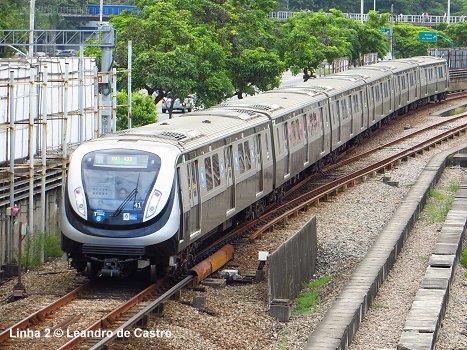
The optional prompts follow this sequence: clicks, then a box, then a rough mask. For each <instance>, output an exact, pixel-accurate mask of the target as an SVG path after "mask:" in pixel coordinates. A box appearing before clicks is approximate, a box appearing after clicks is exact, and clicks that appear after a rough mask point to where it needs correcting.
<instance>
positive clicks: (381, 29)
mask: <svg viewBox="0 0 467 350" xmlns="http://www.w3.org/2000/svg"><path fill="white" fill-rule="evenodd" d="M379 31H380V32H381V33H389V32H390V31H391V30H390V29H389V28H379Z"/></svg>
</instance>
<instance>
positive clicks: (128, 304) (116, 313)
mask: <svg viewBox="0 0 467 350" xmlns="http://www.w3.org/2000/svg"><path fill="white" fill-rule="evenodd" d="M163 283H165V279H160V280H158V281H157V282H156V283H153V284H151V285H150V286H148V287H147V288H145V289H143V290H142V291H141V292H139V293H138V294H136V295H135V296H133V297H131V298H130V299H128V300H127V301H125V302H124V303H122V304H121V305H119V306H118V307H116V308H115V309H114V310H112V311H111V312H109V313H108V314H107V315H105V316H104V317H102V318H100V319H99V320H98V321H96V322H94V323H93V324H92V325H90V326H89V327H88V328H86V329H85V330H84V331H83V332H84V334H87V333H92V332H94V331H96V330H98V329H104V328H108V327H110V325H111V324H112V323H113V322H115V321H116V320H117V319H118V318H120V317H121V316H122V315H123V314H124V313H125V312H127V311H128V310H129V309H131V308H132V307H133V306H135V305H137V304H138V303H140V302H141V301H142V300H143V299H145V298H147V297H149V296H150V295H151V294H153V293H154V292H156V290H157V288H160V287H162V285H163ZM85 340H86V338H85V337H83V336H81V335H80V336H78V337H74V338H73V339H71V340H70V341H68V342H67V343H66V344H64V345H62V346H61V347H60V348H59V349H60V350H65V349H74V348H75V347H76V346H78V345H79V344H81V343H82V342H84V341H85Z"/></svg>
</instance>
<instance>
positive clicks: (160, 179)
mask: <svg viewBox="0 0 467 350" xmlns="http://www.w3.org/2000/svg"><path fill="white" fill-rule="evenodd" d="M448 75H449V72H448V70H447V65H446V61H445V60H444V59H441V58H436V57H431V56H423V57H414V58H409V59H398V60H392V61H387V62H380V63H377V64H374V65H370V66H364V67H360V68H355V69H351V70H349V71H345V72H341V73H337V74H334V75H330V76H326V77H322V78H316V79H312V80H308V81H307V82H303V83H298V84H295V85H291V86H285V87H281V88H278V89H275V90H272V91H268V92H264V93H261V94H258V95H255V96H250V97H246V98H244V99H241V100H235V101H230V102H227V103H224V104H221V105H218V106H216V107H213V108H209V109H206V110H202V111H197V112H193V113H190V114H188V115H186V116H183V117H178V118H173V119H169V120H167V121H163V122H159V123H155V124H151V125H146V126H143V127H139V128H134V129H130V130H126V131H123V132H120V133H117V134H111V135H108V136H105V137H102V138H99V139H95V140H92V141H88V142H86V143H84V144H82V145H80V146H79V147H78V148H77V149H76V150H75V151H74V153H73V155H72V157H71V159H70V163H69V168H68V175H67V183H66V189H65V195H64V203H63V205H62V215H61V218H62V219H61V231H62V249H63V250H64V251H65V252H66V253H67V254H68V257H69V259H71V264H72V266H74V267H75V268H76V269H77V270H78V271H86V272H87V274H88V275H89V276H90V277H96V276H101V275H104V276H124V275H128V274H130V273H132V272H134V271H135V270H145V271H148V272H149V275H150V277H151V279H154V278H155V277H156V276H157V274H158V273H162V274H163V273H167V271H168V270H169V269H175V268H177V267H178V268H183V266H187V265H188V264H190V262H191V261H190V260H191V259H192V257H193V255H194V253H195V252H196V251H197V249H199V248H200V247H202V245H203V243H205V242H206V240H207V239H208V238H212V237H214V236H215V237H217V236H219V235H222V234H223V232H225V230H228V229H229V228H232V227H234V226H235V225H237V224H238V223H239V222H241V221H242V220H245V219H247V218H251V217H254V216H256V215H259V214H261V212H262V211H263V210H264V208H265V207H266V205H267V204H269V203H270V202H273V201H276V200H280V198H281V197H282V196H283V193H284V191H285V190H286V189H287V187H288V186H290V185H292V184H293V183H294V182H295V181H297V179H298V178H300V177H302V176H303V175H304V174H305V173H311V172H316V171H319V170H320V169H321V168H322V167H323V166H324V165H325V164H327V163H330V162H333V161H334V160H335V157H336V155H337V154H338V153H339V152H341V151H343V150H344V149H346V148H347V147H349V146H350V145H352V144H353V143H356V142H360V141H361V139H362V138H363V137H364V136H369V135H370V134H371V131H372V130H374V129H376V128H378V127H380V126H381V125H382V124H384V123H385V122H387V121H388V120H390V119H391V118H394V117H395V116H397V115H399V114H402V113H405V112H407V111H408V110H411V109H415V108H417V107H419V106H421V105H424V104H427V103H429V102H433V101H434V102H436V101H440V100H443V99H445V98H446V95H447V90H448V81H449V76H448Z"/></svg>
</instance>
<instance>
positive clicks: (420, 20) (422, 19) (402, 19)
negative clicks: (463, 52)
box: [269, 11, 467, 25]
mask: <svg viewBox="0 0 467 350" xmlns="http://www.w3.org/2000/svg"><path fill="white" fill-rule="evenodd" d="M297 13H299V12H294V11H275V12H272V13H271V14H270V16H269V17H270V18H274V19H277V20H280V21H285V20H287V19H288V18H290V17H293V16H295V15H296V14H297ZM326 14H327V15H328V16H330V15H331V14H330V13H326ZM344 16H345V17H347V18H352V19H355V20H357V21H361V20H362V14H361V13H344ZM367 20H368V14H366V13H364V14H363V21H364V22H366V21H367ZM447 20H448V18H447V16H426V15H404V14H399V15H394V21H395V22H399V23H416V24H427V25H433V24H437V23H443V22H447ZM465 21H467V16H449V22H450V23H461V22H465Z"/></svg>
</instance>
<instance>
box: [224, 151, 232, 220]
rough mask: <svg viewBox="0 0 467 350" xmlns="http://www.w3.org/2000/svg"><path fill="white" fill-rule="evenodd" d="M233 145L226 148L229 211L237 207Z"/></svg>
mask: <svg viewBox="0 0 467 350" xmlns="http://www.w3.org/2000/svg"><path fill="white" fill-rule="evenodd" d="M232 156H233V154H232V145H229V146H227V147H226V148H225V150H224V157H225V179H226V186H227V190H226V192H227V201H228V208H227V213H228V212H229V211H231V210H232V209H234V208H235V178H234V171H233V158H232Z"/></svg>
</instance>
